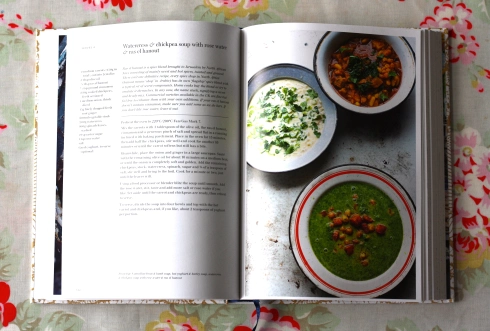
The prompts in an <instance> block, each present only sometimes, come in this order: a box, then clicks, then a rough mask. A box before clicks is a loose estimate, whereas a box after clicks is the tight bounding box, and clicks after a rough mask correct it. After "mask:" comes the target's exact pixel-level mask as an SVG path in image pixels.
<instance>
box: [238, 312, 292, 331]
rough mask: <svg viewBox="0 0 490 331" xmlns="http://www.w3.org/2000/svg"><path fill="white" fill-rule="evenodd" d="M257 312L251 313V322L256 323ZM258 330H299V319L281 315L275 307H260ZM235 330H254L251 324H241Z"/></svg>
mask: <svg viewBox="0 0 490 331" xmlns="http://www.w3.org/2000/svg"><path fill="white" fill-rule="evenodd" d="M256 318H257V312H256V311H255V310H254V312H253V313H252V315H251V319H250V323H251V324H252V325H253V324H255V321H256ZM257 330H263V331H297V330H300V325H299V323H298V321H296V320H295V319H294V317H292V316H280V314H279V311H278V310H277V309H275V308H271V309H268V308H267V307H261V308H260V317H259V321H258V323H257ZM233 331H252V328H251V327H250V326H244V325H239V326H237V327H235V328H234V329H233Z"/></svg>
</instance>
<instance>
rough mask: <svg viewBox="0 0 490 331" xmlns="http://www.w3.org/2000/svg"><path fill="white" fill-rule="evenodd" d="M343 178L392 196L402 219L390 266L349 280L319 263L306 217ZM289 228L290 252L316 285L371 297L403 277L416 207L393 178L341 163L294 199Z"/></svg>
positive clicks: (410, 256) (409, 259)
mask: <svg viewBox="0 0 490 331" xmlns="http://www.w3.org/2000/svg"><path fill="white" fill-rule="evenodd" d="M345 182H364V183H367V184H371V185H373V186H375V187H377V188H378V189H380V190H381V191H383V192H384V193H385V194H386V195H388V196H389V197H390V198H391V199H392V200H393V202H394V203H395V205H396V207H397V209H398V211H399V213H400V216H401V219H402V223H403V240H402V245H401V248H400V252H399V253H398V256H397V258H396V260H395V261H394V262H393V264H392V265H391V267H389V268H388V270H386V271H385V272H384V273H382V274H381V275H379V276H377V277H375V278H373V279H369V280H364V281H352V280H347V279H343V278H340V277H338V276H336V275H334V274H333V273H332V272H330V271H329V270H328V269H327V268H325V267H324V266H323V265H322V264H321V262H320V261H319V260H318V258H317V257H316V255H315V252H314V251H313V248H312V246H311V243H310V238H309V234H308V229H309V218H310V214H311V211H312V209H313V207H314V205H315V203H316V201H317V200H318V199H319V198H320V197H321V196H322V194H323V193H325V192H326V191H327V190H329V189H330V188H332V187H334V186H336V185H339V184H341V183H345ZM289 230H290V232H289V235H290V240H291V247H292V250H293V254H294V257H295V259H296V262H297V263H298V265H299V267H300V268H301V270H302V271H303V272H304V273H305V275H306V276H307V277H308V278H309V279H310V280H311V281H312V282H313V283H314V284H315V285H316V286H317V287H319V288H320V289H322V290H323V291H326V292H328V293H330V294H333V295H335V296H338V297H350V298H356V297H357V298H372V297H377V296H379V295H381V294H384V293H386V292H388V291H389V290H391V289H393V288H394V287H395V286H397V285H398V284H399V283H400V282H401V281H402V279H403V278H404V277H405V276H406V274H407V273H408V272H409V271H410V268H411V266H412V264H413V261H414V259H415V208H414V206H413V203H412V201H411V200H410V198H409V196H408V194H407V193H406V192H405V190H404V189H403V187H402V186H401V185H400V184H399V183H398V182H396V181H395V180H394V179H393V178H391V177H390V176H388V175H387V174H386V173H384V172H382V171H380V170H377V169H375V168H372V167H368V166H363V165H345V166H340V167H336V168H333V169H331V170H329V171H327V172H325V173H323V174H322V175H320V176H318V177H317V178H315V179H314V180H313V181H312V182H311V183H310V184H308V185H307V186H306V187H305V189H304V190H303V191H302V192H301V194H300V195H299V197H298V199H297V200H296V203H295V205H294V207H293V211H292V213H291V221H290V228H289Z"/></svg>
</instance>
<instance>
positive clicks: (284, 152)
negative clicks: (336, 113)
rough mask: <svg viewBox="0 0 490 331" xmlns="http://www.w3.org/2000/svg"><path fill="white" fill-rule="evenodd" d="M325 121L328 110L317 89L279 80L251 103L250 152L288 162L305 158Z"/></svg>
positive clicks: (256, 96) (299, 83) (287, 80)
mask: <svg viewBox="0 0 490 331" xmlns="http://www.w3.org/2000/svg"><path fill="white" fill-rule="evenodd" d="M324 122H325V110H324V108H323V105H322V102H321V100H320V98H319V96H318V93H316V92H315V90H313V89H312V88H311V87H310V86H308V85H306V84H304V83H302V82H300V81H298V80H294V79H280V80H275V81H273V82H271V83H268V84H267V85H265V86H263V87H262V88H260V89H259V90H258V91H257V92H256V93H255V95H254V96H253V98H252V100H251V101H250V103H249V107H248V116H247V139H248V145H249V151H250V152H255V153H256V152H259V153H262V154H264V155H269V156H271V157H275V158H284V159H288V158H291V157H298V156H301V155H302V154H304V153H305V152H307V151H308V150H309V149H310V148H311V147H312V146H313V145H314V144H315V143H316V142H317V141H318V139H319V138H320V136H321V133H322V131H323V125H324Z"/></svg>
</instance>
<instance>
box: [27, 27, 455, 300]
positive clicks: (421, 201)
mask: <svg viewBox="0 0 490 331" xmlns="http://www.w3.org/2000/svg"><path fill="white" fill-rule="evenodd" d="M445 40H446V35H445V31H444V30H424V29H395V28H375V27H361V26H340V25H328V24H309V23H301V24H296V23H295V24H293V23H284V24H270V25H261V26H253V27H248V28H244V29H239V28H237V27H232V26H227V25H223V24H213V23H202V22H145V23H130V24H118V25H108V26H98V27H88V28H74V29H68V30H57V31H54V30H46V31H38V32H37V45H36V47H37V67H36V74H37V77H36V98H37V102H36V104H37V105H36V116H37V129H38V131H37V141H36V151H37V153H36V165H35V187H34V190H35V206H34V216H35V217H34V223H33V224H34V226H33V291H32V300H33V301H34V302H38V303H52V302H60V303H62V302H71V303H73V302H81V303H82V302H84V303H87V302H90V303H100V302H104V303H134V302H144V303H157V302H168V300H186V301H185V302H199V301H198V300H206V301H207V302H217V301H216V300H251V299H253V300H272V301H277V302H286V301H287V302H313V301H315V302H316V301H323V302H434V301H437V302H450V301H452V300H453V297H454V294H453V291H452V290H451V288H452V286H451V284H452V277H451V268H452V263H451V262H452V250H451V245H450V242H451V241H450V236H451V231H452V230H451V218H450V216H451V215H450V212H451V210H450V203H447V201H449V198H450V197H449V196H448V195H449V193H448V192H447V190H446V187H445V186H446V185H445V184H446V182H447V181H448V178H450V172H449V170H448V169H449V166H448V165H449V164H450V162H448V159H447V155H449V149H448V146H449V145H448V143H447V142H448V141H449V137H448V136H447V135H448V134H447V132H449V129H448V125H449V113H448V109H449V107H448V106H447V100H449V94H448V84H447V82H448V81H449V79H448V76H447V57H446V47H445V45H446V43H445Z"/></svg>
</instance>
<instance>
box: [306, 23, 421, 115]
mask: <svg viewBox="0 0 490 331" xmlns="http://www.w3.org/2000/svg"><path fill="white" fill-rule="evenodd" d="M314 67H315V75H316V77H317V80H318V82H319V84H320V86H321V88H322V89H323V91H324V92H325V93H326V94H327V95H328V97H329V98H330V99H331V100H333V101H334V102H335V103H336V104H338V105H339V106H341V107H343V108H345V109H348V110H351V111H354V112H358V113H363V114H377V113H382V112H385V111H388V110H391V109H393V108H396V107H397V106H398V105H399V104H400V103H402V102H403V101H404V100H405V99H406V98H407V97H408V95H409V94H410V92H411V91H412V88H413V86H414V83H415V58H414V55H413V51H412V49H411V48H410V46H409V44H408V43H407V41H406V40H405V39H403V38H401V37H397V36H381V35H367V34H356V33H344V32H327V33H326V34H325V35H324V36H323V38H322V39H321V40H320V42H319V44H318V46H317V48H316V51H315V58H314Z"/></svg>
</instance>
